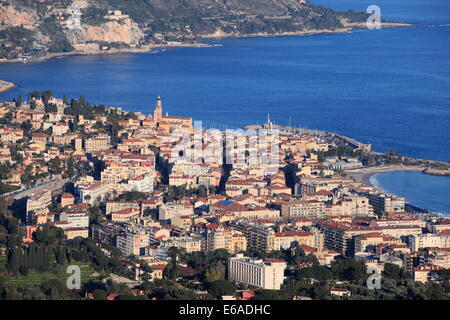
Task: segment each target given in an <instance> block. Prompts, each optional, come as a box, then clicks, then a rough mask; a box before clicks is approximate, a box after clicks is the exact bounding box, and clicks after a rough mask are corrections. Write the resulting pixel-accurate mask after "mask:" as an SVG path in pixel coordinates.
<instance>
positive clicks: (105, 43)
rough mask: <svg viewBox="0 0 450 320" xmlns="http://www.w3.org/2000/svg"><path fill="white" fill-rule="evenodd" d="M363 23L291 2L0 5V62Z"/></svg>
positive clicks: (20, 0) (36, 0) (84, 0)
mask: <svg viewBox="0 0 450 320" xmlns="http://www.w3.org/2000/svg"><path fill="white" fill-rule="evenodd" d="M366 19H367V14H366V13H356V12H353V11H346V12H336V11H333V10H331V9H327V8H324V7H322V6H314V5H312V4H311V3H301V2H300V1H297V0H127V1H123V0H2V1H0V59H7V60H10V59H16V58H20V57H22V58H23V59H27V58H36V57H39V56H45V55H46V54H48V53H61V52H72V51H87V52H96V51H99V50H108V49H125V48H143V47H146V46H148V45H154V44H162V45H163V44H166V43H168V42H173V41H177V42H193V41H196V40H199V39H201V38H204V37H211V36H225V35H226V36H240V35H251V34H280V33H286V32H292V33H295V32H302V31H317V30H331V31H332V30H337V29H342V28H344V27H345V26H346V24H347V23H359V22H364V21H366Z"/></svg>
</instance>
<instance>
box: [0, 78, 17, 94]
mask: <svg viewBox="0 0 450 320" xmlns="http://www.w3.org/2000/svg"><path fill="white" fill-rule="evenodd" d="M15 86H16V85H15V84H14V83H12V82H8V81H4V80H0V93H3V92H6V91H8V90H11V89H12V88H14V87H15Z"/></svg>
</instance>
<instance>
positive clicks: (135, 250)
mask: <svg viewBox="0 0 450 320" xmlns="http://www.w3.org/2000/svg"><path fill="white" fill-rule="evenodd" d="M149 245H150V234H149V230H148V229H147V228H142V227H139V226H128V227H127V228H126V231H125V234H124V235H122V236H118V237H117V239H116V246H117V248H119V249H120V251H122V253H123V254H124V255H125V256H130V255H135V256H140V255H141V254H142V253H143V250H144V248H145V247H148V246H149Z"/></svg>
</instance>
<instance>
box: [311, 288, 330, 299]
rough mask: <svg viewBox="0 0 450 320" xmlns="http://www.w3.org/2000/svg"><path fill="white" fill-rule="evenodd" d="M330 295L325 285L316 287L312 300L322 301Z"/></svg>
mask: <svg viewBox="0 0 450 320" xmlns="http://www.w3.org/2000/svg"><path fill="white" fill-rule="evenodd" d="M329 294H330V288H329V287H328V286H327V285H323V286H317V287H315V288H314V290H313V297H314V299H318V300H323V299H325V297H327V296H328V295H329Z"/></svg>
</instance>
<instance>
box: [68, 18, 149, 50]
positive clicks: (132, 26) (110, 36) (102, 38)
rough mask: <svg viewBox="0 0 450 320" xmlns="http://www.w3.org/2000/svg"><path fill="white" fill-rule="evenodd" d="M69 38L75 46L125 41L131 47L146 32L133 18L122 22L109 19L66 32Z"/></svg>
mask: <svg viewBox="0 0 450 320" xmlns="http://www.w3.org/2000/svg"><path fill="white" fill-rule="evenodd" d="M65 34H66V36H67V39H68V40H69V41H70V43H71V44H72V45H73V46H77V45H79V44H83V43H89V42H98V43H123V44H125V45H128V46H130V47H137V46H139V44H140V41H141V39H142V38H143V37H144V33H143V32H142V31H141V29H140V28H139V26H138V25H137V24H136V23H134V22H133V21H132V20H131V19H126V20H124V21H122V22H117V21H108V22H105V23H103V24H101V25H99V26H90V25H82V26H80V27H79V28H77V29H72V30H70V31H69V32H67V31H66V32H65Z"/></svg>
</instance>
